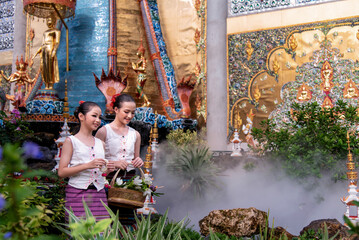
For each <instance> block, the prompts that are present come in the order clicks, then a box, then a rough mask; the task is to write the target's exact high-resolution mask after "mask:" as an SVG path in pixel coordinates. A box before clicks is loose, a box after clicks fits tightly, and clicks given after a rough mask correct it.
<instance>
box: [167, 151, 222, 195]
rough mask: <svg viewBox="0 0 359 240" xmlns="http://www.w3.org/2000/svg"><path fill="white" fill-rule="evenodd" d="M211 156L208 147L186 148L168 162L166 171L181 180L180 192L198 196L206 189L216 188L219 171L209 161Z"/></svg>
mask: <svg viewBox="0 0 359 240" xmlns="http://www.w3.org/2000/svg"><path fill="white" fill-rule="evenodd" d="M211 157H212V154H211V153H210V152H209V149H208V147H197V148H192V147H187V148H183V149H181V154H180V155H177V156H175V157H174V158H173V159H170V160H168V162H167V168H168V170H169V171H170V172H171V173H173V174H175V175H177V176H179V177H181V178H182V180H183V181H182V182H183V185H182V190H190V191H192V192H193V193H195V194H198V195H199V196H202V195H203V194H204V193H205V190H206V189H207V188H208V187H213V186H216V177H217V176H218V174H219V169H218V167H217V166H215V164H214V163H213V161H212V160H211Z"/></svg>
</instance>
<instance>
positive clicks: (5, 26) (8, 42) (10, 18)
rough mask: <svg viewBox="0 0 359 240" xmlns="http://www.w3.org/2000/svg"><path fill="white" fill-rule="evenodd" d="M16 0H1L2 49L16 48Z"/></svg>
mask: <svg viewBox="0 0 359 240" xmlns="http://www.w3.org/2000/svg"><path fill="white" fill-rule="evenodd" d="M14 14H15V0H0V51H8V50H12V49H13V48H14Z"/></svg>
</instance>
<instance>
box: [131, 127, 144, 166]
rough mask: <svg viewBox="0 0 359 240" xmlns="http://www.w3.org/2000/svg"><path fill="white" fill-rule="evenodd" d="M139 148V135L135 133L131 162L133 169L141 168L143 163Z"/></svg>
mask: <svg viewBox="0 0 359 240" xmlns="http://www.w3.org/2000/svg"><path fill="white" fill-rule="evenodd" d="M140 148H141V135H140V134H139V132H137V131H136V142H135V153H134V159H133V160H132V165H133V166H134V167H135V168H139V167H142V165H143V161H142V159H141V158H140Z"/></svg>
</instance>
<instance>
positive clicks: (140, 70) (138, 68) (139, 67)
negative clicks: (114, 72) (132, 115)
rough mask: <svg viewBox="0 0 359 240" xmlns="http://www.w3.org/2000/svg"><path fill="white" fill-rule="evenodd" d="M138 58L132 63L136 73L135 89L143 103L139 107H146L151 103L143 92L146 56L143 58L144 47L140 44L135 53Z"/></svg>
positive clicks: (145, 77) (145, 78)
mask: <svg viewBox="0 0 359 240" xmlns="http://www.w3.org/2000/svg"><path fill="white" fill-rule="evenodd" d="M136 55H137V56H138V60H137V62H136V63H134V62H133V63H132V69H133V70H134V71H135V72H136V73H137V84H136V90H137V94H136V95H137V98H143V101H144V103H143V104H142V106H141V107H148V106H150V105H151V102H150V101H149V100H148V97H147V96H146V94H145V93H144V92H143V86H144V85H145V83H146V80H147V76H146V62H147V61H146V58H145V48H144V47H143V45H142V41H141V45H140V46H139V47H138V49H137V54H136Z"/></svg>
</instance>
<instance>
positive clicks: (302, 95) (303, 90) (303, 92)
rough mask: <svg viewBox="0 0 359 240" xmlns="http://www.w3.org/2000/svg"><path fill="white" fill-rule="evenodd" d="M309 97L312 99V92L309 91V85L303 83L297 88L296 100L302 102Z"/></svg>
mask: <svg viewBox="0 0 359 240" xmlns="http://www.w3.org/2000/svg"><path fill="white" fill-rule="evenodd" d="M310 99H312V92H311V91H310V89H309V86H308V85H306V84H305V83H303V84H302V86H300V88H299V90H298V93H297V100H298V101H300V102H304V101H308V100H310Z"/></svg>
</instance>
